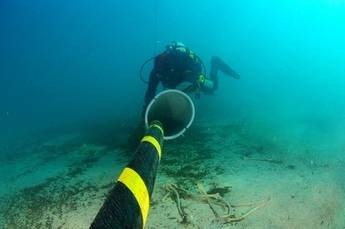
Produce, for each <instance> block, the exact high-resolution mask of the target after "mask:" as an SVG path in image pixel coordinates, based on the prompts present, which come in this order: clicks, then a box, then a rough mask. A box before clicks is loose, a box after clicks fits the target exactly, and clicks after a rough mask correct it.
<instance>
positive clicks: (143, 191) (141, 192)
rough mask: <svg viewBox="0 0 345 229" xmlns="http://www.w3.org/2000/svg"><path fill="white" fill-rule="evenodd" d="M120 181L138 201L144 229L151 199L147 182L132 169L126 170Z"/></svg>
mask: <svg viewBox="0 0 345 229" xmlns="http://www.w3.org/2000/svg"><path fill="white" fill-rule="evenodd" d="M118 181H120V182H121V183H123V184H124V185H125V186H126V187H127V188H128V189H129V190H130V191H131V192H132V194H133V195H134V197H135V199H136V200H137V202H138V204H139V207H140V211H141V215H142V219H143V227H144V226H145V223H146V220H147V215H148V213H149V207H150V197H149V192H148V191H147V187H146V185H145V182H144V181H143V179H142V178H141V177H140V175H139V174H138V173H137V172H136V171H134V170H133V169H131V168H125V169H124V170H123V171H122V173H121V175H120V177H119V179H118Z"/></svg>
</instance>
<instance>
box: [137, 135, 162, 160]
mask: <svg viewBox="0 0 345 229" xmlns="http://www.w3.org/2000/svg"><path fill="white" fill-rule="evenodd" d="M141 142H148V143H150V144H151V145H153V146H154V147H155V148H156V151H157V154H158V158H159V160H160V159H161V154H162V149H161V145H160V144H159V142H158V141H157V140H156V139H155V138H154V137H152V136H145V137H144V138H143V139H142V140H141Z"/></svg>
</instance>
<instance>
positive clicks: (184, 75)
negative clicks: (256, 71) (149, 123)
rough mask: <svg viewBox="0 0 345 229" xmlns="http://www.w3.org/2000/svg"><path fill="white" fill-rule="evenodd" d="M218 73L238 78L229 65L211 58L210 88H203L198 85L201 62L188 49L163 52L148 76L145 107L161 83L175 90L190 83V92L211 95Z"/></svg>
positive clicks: (216, 58)
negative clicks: (178, 86)
mask: <svg viewBox="0 0 345 229" xmlns="http://www.w3.org/2000/svg"><path fill="white" fill-rule="evenodd" d="M218 71H221V72H223V73H224V74H226V75H229V76H231V77H233V78H235V79H239V78H240V76H239V74H238V73H236V72H235V71H234V70H233V69H231V67H230V66H229V65H227V64H226V63H225V62H224V61H222V60H221V59H220V58H218V57H212V59H211V70H210V78H209V79H208V81H210V82H212V84H213V85H212V87H211V88H210V87H205V86H204V84H200V76H201V75H202V76H203V77H206V76H204V74H205V73H204V72H203V68H202V61H201V60H200V58H199V57H198V56H197V55H195V54H194V53H193V52H192V51H190V50H189V49H186V51H184V52H182V51H179V50H172V51H171V50H170V51H168V50H167V51H165V52H163V53H162V54H160V55H158V56H157V57H156V58H155V61H154V66H153V69H152V71H151V74H150V79H149V83H148V88H147V91H146V94H145V105H144V110H145V109H146V107H147V105H148V104H149V103H150V101H151V100H152V99H153V97H154V96H155V94H156V90H157V87H158V84H159V83H160V82H161V83H162V84H163V86H164V87H165V88H171V89H173V88H176V86H177V85H179V84H180V83H182V82H190V83H191V88H192V91H193V90H194V91H195V90H199V91H202V92H207V93H213V92H214V91H215V90H217V88H218Z"/></svg>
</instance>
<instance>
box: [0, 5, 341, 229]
mask: <svg viewBox="0 0 345 229" xmlns="http://www.w3.org/2000/svg"><path fill="white" fill-rule="evenodd" d="M172 41H178V42H182V43H184V44H185V45H186V46H187V47H188V48H190V50H192V51H193V52H194V53H195V54H196V55H197V56H198V57H200V59H201V60H202V62H203V63H204V65H205V68H206V77H209V76H210V74H211V59H212V57H214V56H217V57H220V58H221V59H222V60H224V61H225V62H226V63H227V64H229V65H230V66H231V68H232V69H234V70H235V71H236V72H237V73H238V74H239V75H240V79H238V80H236V79H234V78H232V77H229V76H228V75H226V74H223V73H219V74H218V78H219V87H218V89H217V91H215V92H214V93H209V94H207V93H206V94H205V93H201V94H200V98H196V97H194V96H193V98H192V99H193V102H194V106H195V118H194V122H193V123H192V125H191V127H190V128H189V129H187V130H186V132H185V133H184V135H183V136H181V137H179V138H177V139H174V140H169V141H164V146H162V153H161V160H160V163H159V166H158V172H157V177H156V180H155V185H154V189H153V190H152V192H153V194H152V197H151V199H150V210H149V214H148V218H147V221H146V228H180V227H181V228H183V227H186V228H335V229H337V228H344V227H345V220H344V215H345V210H344V209H345V175H344V174H345V90H344V88H345V1H344V0H314V1H312V0H306V1H297V0H290V1H273V0H262V1H255V0H245V1H226V0H213V1H210V0H204V1H196V0H190V1H182V0H177V1H165V0H148V1H139V0H129V1H118V0H115V1H109V0H103V1H66V0H62V1H40V0H36V1H33V0H27V1H24V0H11V1H10V0H2V1H1V2H0V174H1V175H0V228H89V226H90V225H91V223H92V222H93V220H94V218H95V216H96V215H97V213H98V212H99V210H100V208H101V206H102V204H103V202H104V200H105V199H106V198H105V197H106V196H107V193H108V192H109V191H110V190H112V188H113V186H114V180H116V179H117V178H118V177H119V175H120V173H121V171H122V169H123V168H124V167H125V166H126V165H127V163H128V162H129V161H130V160H131V158H132V157H133V155H134V152H135V150H136V147H133V146H132V145H131V144H132V143H133V141H131V140H130V138H131V137H132V136H133V135H134V134H133V133H138V125H141V124H142V112H143V106H144V105H145V93H146V90H147V86H148V85H147V84H145V83H143V82H142V81H141V80H140V76H139V70H140V69H141V68H142V73H143V77H144V78H145V79H146V80H148V79H149V75H150V71H151V69H152V67H153V61H149V62H148V63H147V64H146V65H143V63H144V62H145V61H146V60H148V59H149V58H151V57H154V56H156V55H158V54H160V53H162V52H164V50H166V46H167V45H168V44H170V42H172ZM162 90H164V88H163V87H162V86H161V85H160V86H159V89H158V91H157V92H159V91H162ZM163 128H164V127H163ZM139 129H140V128H139ZM139 132H140V131H139ZM142 135H143V133H142V134H141V135H140V137H142ZM136 143H137V142H135V144H136ZM138 144H139V142H138ZM139 148H140V147H139ZM143 162H145V160H144V161H143ZM149 191H150V190H149ZM150 192H151V191H150ZM150 194H151V193H150Z"/></svg>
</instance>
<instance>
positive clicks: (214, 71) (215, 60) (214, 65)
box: [210, 56, 240, 91]
mask: <svg viewBox="0 0 345 229" xmlns="http://www.w3.org/2000/svg"><path fill="white" fill-rule="evenodd" d="M218 71H221V72H223V73H224V74H226V75H228V76H231V77H234V78H235V79H239V78H240V75H239V74H238V73H237V72H235V71H234V70H233V69H232V68H231V67H230V66H229V65H227V64H226V63H225V62H224V61H223V60H221V59H220V58H219V57H215V56H213V57H212V59H211V72H210V79H211V80H212V81H213V83H214V87H213V91H215V90H216V89H217V88H218Z"/></svg>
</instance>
